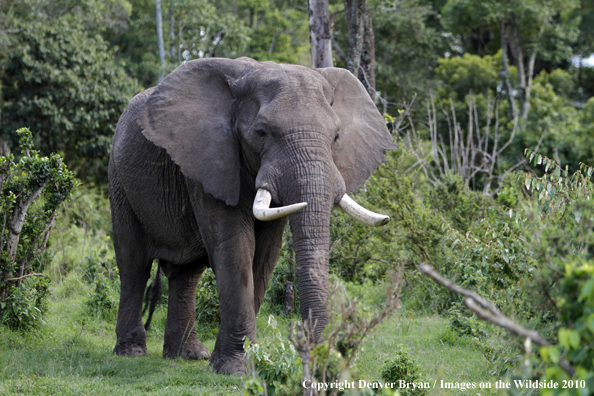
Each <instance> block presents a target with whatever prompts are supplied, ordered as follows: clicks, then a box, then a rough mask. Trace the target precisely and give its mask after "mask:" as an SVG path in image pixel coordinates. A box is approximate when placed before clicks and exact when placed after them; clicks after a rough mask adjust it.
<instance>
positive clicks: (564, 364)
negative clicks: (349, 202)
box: [419, 264, 575, 377]
mask: <svg viewBox="0 0 594 396" xmlns="http://www.w3.org/2000/svg"><path fill="white" fill-rule="evenodd" d="M419 272H420V273H422V274H423V275H427V276H428V277H430V278H431V279H433V280H434V281H435V282H437V283H439V284H441V285H442V286H444V287H445V288H446V289H448V290H450V291H452V292H454V293H457V294H460V295H462V296H464V297H465V298H464V300H463V302H464V305H466V307H468V309H470V310H471V311H472V312H474V313H475V314H476V315H477V316H478V317H479V318H480V319H482V320H484V321H486V322H489V323H492V324H494V325H495V326H499V327H502V328H504V329H506V330H508V331H509V332H510V333H512V334H514V335H516V336H520V337H524V338H529V339H530V340H532V341H534V342H535V343H536V344H538V345H540V346H543V347H548V346H551V343H549V342H548V341H547V340H546V339H545V338H544V337H543V336H541V335H540V334H539V333H538V332H537V331H536V330H529V329H527V328H525V327H523V326H522V325H520V324H518V323H516V322H514V321H513V320H511V319H510V318H508V317H507V316H505V315H503V314H502V313H501V311H499V309H497V307H495V305H494V304H493V303H492V302H490V301H488V300H486V299H485V298H483V297H482V296H480V295H479V294H477V293H475V292H473V291H471V290H468V289H466V288H464V287H462V286H458V285H456V284H455V283H454V282H452V281H451V280H449V279H447V278H444V277H443V276H441V275H440V274H439V273H438V272H437V271H435V270H434V269H433V268H432V267H431V266H430V265H428V264H422V265H421V266H419ZM559 366H561V368H562V369H563V371H565V372H566V373H567V375H569V376H570V377H573V374H574V373H575V369H574V368H573V367H572V366H571V364H570V363H569V362H568V361H567V360H565V358H563V357H560V358H559Z"/></svg>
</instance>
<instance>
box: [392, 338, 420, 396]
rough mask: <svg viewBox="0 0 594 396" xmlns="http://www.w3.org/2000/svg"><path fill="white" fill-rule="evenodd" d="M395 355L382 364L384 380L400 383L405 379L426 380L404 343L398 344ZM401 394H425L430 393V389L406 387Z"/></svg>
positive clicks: (412, 380)
mask: <svg viewBox="0 0 594 396" xmlns="http://www.w3.org/2000/svg"><path fill="white" fill-rule="evenodd" d="M393 355H394V357H392V358H390V359H388V360H386V361H385V362H384V365H383V366H382V369H381V370H382V379H383V380H384V381H386V382H393V383H398V382H399V381H401V380H403V381H406V382H407V383H415V384H417V383H419V382H423V381H424V378H423V375H422V374H421V371H420V369H419V366H418V364H417V363H416V362H415V361H414V360H413V359H412V358H411V357H410V356H409V354H408V352H407V351H406V350H405V349H404V348H403V346H402V345H398V347H397V348H396V349H395V350H394V352H393ZM400 394H401V395H402V396H413V395H414V396H424V395H427V394H429V390H428V389H425V388H419V389H413V388H406V389H400Z"/></svg>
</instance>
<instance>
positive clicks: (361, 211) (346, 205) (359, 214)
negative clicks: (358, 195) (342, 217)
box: [338, 194, 390, 227]
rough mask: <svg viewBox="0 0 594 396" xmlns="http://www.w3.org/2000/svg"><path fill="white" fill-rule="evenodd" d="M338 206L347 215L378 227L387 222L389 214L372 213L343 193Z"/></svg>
mask: <svg viewBox="0 0 594 396" xmlns="http://www.w3.org/2000/svg"><path fill="white" fill-rule="evenodd" d="M338 206H340V208H341V209H342V210H344V212H345V213H346V214H348V215H349V216H351V217H353V218H355V219H357V220H359V221H360V222H361V223H363V224H365V225H368V226H371V227H379V226H383V225H386V224H388V222H389V221H390V216H385V215H381V214H378V213H374V212H372V211H370V210H367V209H365V208H364V207H363V206H361V205H359V204H358V203H357V202H355V201H353V200H352V198H351V197H349V196H348V195H346V194H344V196H343V197H342V199H341V200H340V202H339V203H338Z"/></svg>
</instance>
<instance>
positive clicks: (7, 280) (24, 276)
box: [5, 274, 45, 282]
mask: <svg viewBox="0 0 594 396" xmlns="http://www.w3.org/2000/svg"><path fill="white" fill-rule="evenodd" d="M30 276H45V275H43V274H27V275H23V276H19V277H18V278H8V279H6V280H5V282H9V281H16V280H19V279H25V278H28V277H30Z"/></svg>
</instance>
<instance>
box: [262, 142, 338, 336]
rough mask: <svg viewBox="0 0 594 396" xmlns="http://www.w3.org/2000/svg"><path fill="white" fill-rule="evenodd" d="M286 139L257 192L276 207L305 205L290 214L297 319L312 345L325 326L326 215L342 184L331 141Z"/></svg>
mask: <svg viewBox="0 0 594 396" xmlns="http://www.w3.org/2000/svg"><path fill="white" fill-rule="evenodd" d="M291 132H292V133H290V134H288V135H286V136H285V137H284V139H285V144H284V145H283V146H284V150H283V152H282V153H281V154H282V155H279V156H278V157H276V158H279V157H280V158H282V159H281V160H280V161H276V162H275V161H269V162H268V161H264V165H263V166H262V168H261V169H260V171H259V174H258V177H257V179H256V187H257V188H263V189H265V190H267V191H269V192H270V193H271V196H272V199H273V201H274V202H275V203H277V204H279V205H292V204H296V203H301V202H305V203H307V205H306V206H305V207H302V208H301V209H299V210H297V211H296V212H293V213H291V214H289V223H290V226H291V232H292V234H293V244H294V248H295V258H296V261H297V280H298V282H299V299H300V305H301V318H302V319H303V321H307V322H308V326H313V334H311V338H312V340H314V341H315V342H320V341H321V339H322V332H323V330H324V328H325V326H326V324H327V323H328V315H327V303H328V277H329V266H328V257H329V248H330V212H331V210H332V207H333V206H334V204H335V203H338V202H339V201H340V200H341V198H342V197H343V196H344V194H345V189H346V188H345V184H344V180H343V179H342V176H341V175H340V172H339V171H338V169H337V168H336V165H335V164H334V161H333V159H332V151H331V146H330V145H331V141H329V139H328V140H327V138H326V137H325V135H324V134H322V133H318V132H317V131H315V130H314V131H312V130H293V131H291Z"/></svg>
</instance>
